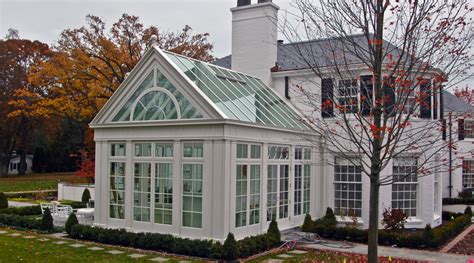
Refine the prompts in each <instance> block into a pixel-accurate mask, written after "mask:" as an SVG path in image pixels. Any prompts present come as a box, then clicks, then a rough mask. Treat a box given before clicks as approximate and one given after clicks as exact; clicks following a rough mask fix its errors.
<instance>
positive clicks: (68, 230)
mask: <svg viewBox="0 0 474 263" xmlns="http://www.w3.org/2000/svg"><path fill="white" fill-rule="evenodd" d="M77 224H79V221H77V217H76V214H74V213H72V214H70V215H69V217H68V218H67V221H66V225H65V226H64V228H65V230H66V233H67V234H68V235H70V234H71V229H72V227H73V226H75V225H77Z"/></svg>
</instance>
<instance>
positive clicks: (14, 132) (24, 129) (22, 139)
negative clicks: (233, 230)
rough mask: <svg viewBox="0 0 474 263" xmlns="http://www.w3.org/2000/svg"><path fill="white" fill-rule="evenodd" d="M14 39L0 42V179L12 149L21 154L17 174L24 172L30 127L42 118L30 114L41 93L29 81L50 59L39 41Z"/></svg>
mask: <svg viewBox="0 0 474 263" xmlns="http://www.w3.org/2000/svg"><path fill="white" fill-rule="evenodd" d="M15 36H16V37H15V38H12V39H6V40H0V69H1V70H0V115H1V116H2V117H1V118H0V176H2V175H5V174H6V173H7V166H8V164H9V161H10V156H11V153H12V151H13V150H14V149H16V150H18V152H19V153H20V156H21V158H20V167H19V169H18V170H19V173H20V174H24V173H25V170H26V161H25V160H26V152H27V151H28V150H30V149H29V145H30V140H31V138H32V137H33V136H32V133H31V129H32V127H34V126H35V125H38V124H39V123H41V121H42V118H38V115H37V114H36V113H38V112H33V111H32V108H31V105H32V104H33V103H34V101H35V99H36V98H37V96H40V97H42V96H43V95H44V90H43V89H41V88H40V87H38V86H35V85H33V84H32V83H31V82H30V81H29V79H28V75H29V74H30V72H31V70H32V68H33V67H34V65H37V64H39V63H42V62H45V61H47V60H48V59H50V57H51V52H50V50H49V47H48V45H46V44H44V43H41V42H39V41H30V40H26V39H17V38H18V33H16V35H15Z"/></svg>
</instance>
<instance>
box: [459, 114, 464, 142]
mask: <svg viewBox="0 0 474 263" xmlns="http://www.w3.org/2000/svg"><path fill="white" fill-rule="evenodd" d="M458 140H460V141H461V140H464V119H458Z"/></svg>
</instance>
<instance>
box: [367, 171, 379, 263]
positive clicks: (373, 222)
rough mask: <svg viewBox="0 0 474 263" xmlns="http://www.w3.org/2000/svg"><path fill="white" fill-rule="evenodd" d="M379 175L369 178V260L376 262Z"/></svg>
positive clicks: (372, 262)
mask: <svg viewBox="0 0 474 263" xmlns="http://www.w3.org/2000/svg"><path fill="white" fill-rule="evenodd" d="M378 178H379V175H378V174H377V175H375V174H373V175H372V176H371V179H370V201H369V205H370V208H369V240H368V241H369V242H368V257H369V262H371V263H376V262H378V251H377V250H378V236H379V235H378V233H379V231H378V229H379V191H380V185H379V179H378Z"/></svg>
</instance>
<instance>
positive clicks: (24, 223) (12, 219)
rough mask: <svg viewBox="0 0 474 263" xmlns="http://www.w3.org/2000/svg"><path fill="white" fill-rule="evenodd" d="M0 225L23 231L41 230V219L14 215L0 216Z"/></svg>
mask: <svg viewBox="0 0 474 263" xmlns="http://www.w3.org/2000/svg"><path fill="white" fill-rule="evenodd" d="M0 225H3V226H11V227H17V228H24V229H33V230H41V229H42V224H41V219H36V218H32V217H29V216H20V215H15V214H0Z"/></svg>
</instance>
